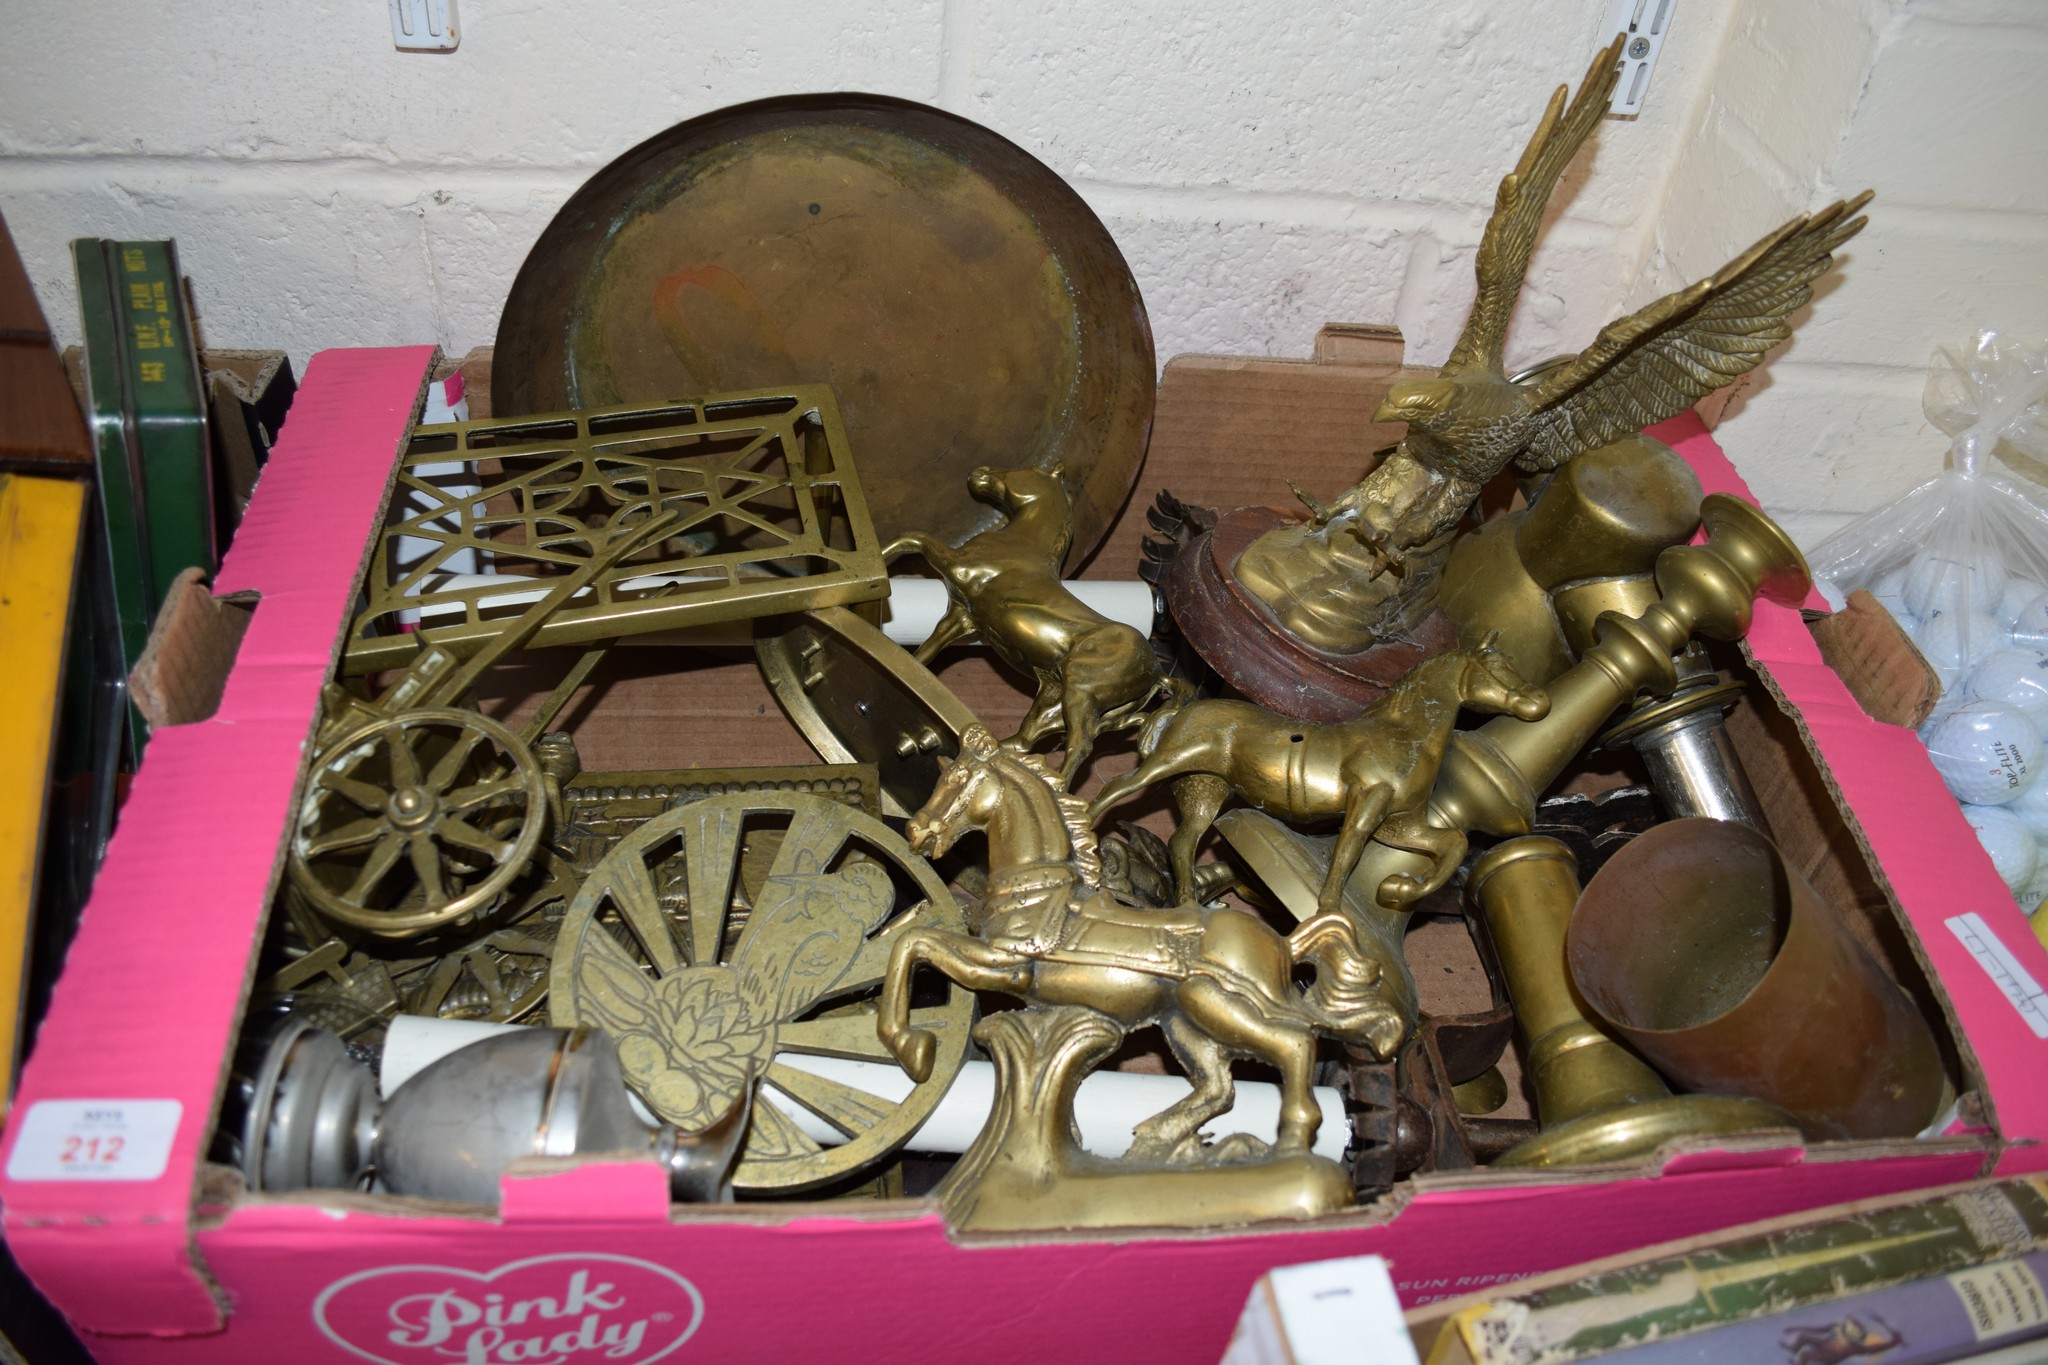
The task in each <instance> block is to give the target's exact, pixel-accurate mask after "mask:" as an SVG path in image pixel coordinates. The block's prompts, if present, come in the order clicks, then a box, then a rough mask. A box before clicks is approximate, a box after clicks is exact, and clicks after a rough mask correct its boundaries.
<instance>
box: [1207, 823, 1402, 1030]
mask: <svg viewBox="0 0 2048 1365" xmlns="http://www.w3.org/2000/svg"><path fill="white" fill-rule="evenodd" d="M1216 832H1217V833H1218V834H1220V835H1222V836H1223V841H1224V842H1225V843H1227V844H1229V845H1230V848H1231V851H1232V852H1234V853H1235V854H1237V856H1238V857H1239V858H1240V859H1241V860H1243V862H1244V865H1245V866H1246V867H1248V868H1250V869H1251V872H1252V875H1253V876H1255V877H1257V878H1258V880H1259V884H1260V885H1261V886H1263V887H1264V888H1265V889H1266V890H1267V891H1268V892H1269V893H1271V895H1272V898H1273V899H1274V900H1275V901H1277V902H1279V904H1280V907H1281V908H1282V909H1284V910H1285V911H1286V912H1287V913H1288V914H1290V915H1292V916H1294V918H1295V920H1296V921H1297V922H1306V921H1308V920H1310V919H1313V918H1314V917H1315V916H1316V915H1318V914H1320V913H1321V910H1320V908H1319V901H1320V898H1321V896H1322V891H1323V887H1324V885H1325V884H1326V883H1327V882H1328V880H1329V873H1330V854H1331V850H1332V848H1333V847H1334V846H1335V845H1336V842H1337V841H1336V839H1334V838H1332V837H1330V836H1327V835H1316V834H1303V833H1302V832H1301V831H1299V830H1296V829H1290V828H1289V827H1288V826H1286V825H1283V824H1281V823H1280V822H1279V821H1278V820H1275V819H1274V818H1273V817H1272V816H1270V815H1267V814H1265V813H1263V812H1261V811H1256V810H1250V809H1247V808H1245V807H1238V808H1237V809H1235V810H1227V811H1225V812H1223V814H1221V815H1219V816H1217V817H1216ZM1341 895H1342V899H1341V901H1340V902H1339V905H1338V909H1339V910H1340V911H1342V913H1343V915H1344V917H1345V918H1346V919H1348V920H1350V921H1351V925H1352V928H1353V929H1354V930H1356V931H1357V935H1358V946H1359V949H1360V951H1362V952H1365V953H1368V954H1370V955H1371V956H1372V957H1373V958H1374V959H1375V960H1376V961H1377V962H1378V964H1379V969H1380V979H1379V988H1380V994H1381V996H1382V997H1384V998H1385V1000H1386V1002H1387V1004H1388V1006H1389V1007H1390V1008H1392V1009H1394V1010H1395V1011H1397V1012H1398V1013H1399V1014H1400V1016H1401V1018H1402V1020H1403V1021H1404V1023H1405V1024H1406V1026H1407V1028H1408V1030H1409V1031H1411V1032H1412V1031H1413V1030H1414V1027H1415V1023H1416V1018H1417V1008H1416V1000H1415V977H1414V974H1413V973H1411V972H1410V971H1409V970H1408V956H1407V952H1406V949H1405V948H1404V947H1403V942H1404V940H1405V939H1406V938H1407V935H1408V926H1409V917H1408V916H1407V915H1405V914H1403V913H1401V912H1400V911H1398V910H1389V909H1388V908H1386V907H1385V906H1383V905H1380V904H1379V903H1378V902H1377V901H1375V900H1373V899H1372V898H1371V897H1370V896H1366V895H1364V894H1362V893H1361V889H1360V888H1359V887H1358V886H1357V885H1356V884H1354V883H1352V882H1349V881H1346V882H1345V883H1344V885H1343V891H1342V893H1341ZM1396 1050H1397V1051H1398V1048H1397V1049H1396Z"/></svg>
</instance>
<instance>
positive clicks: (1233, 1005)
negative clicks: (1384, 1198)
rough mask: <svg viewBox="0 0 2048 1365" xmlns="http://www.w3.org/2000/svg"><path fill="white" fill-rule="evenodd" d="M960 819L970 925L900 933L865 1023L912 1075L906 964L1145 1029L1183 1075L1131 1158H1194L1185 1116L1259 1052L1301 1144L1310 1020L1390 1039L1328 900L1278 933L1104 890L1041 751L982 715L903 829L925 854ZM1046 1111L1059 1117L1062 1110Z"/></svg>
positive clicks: (929, 1047)
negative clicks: (982, 865)
mask: <svg viewBox="0 0 2048 1365" xmlns="http://www.w3.org/2000/svg"><path fill="white" fill-rule="evenodd" d="M975 830H980V831H983V832H985V833H986V834H987V836H988V849H989V856H988V866H989V884H988V895H987V897H986V899H985V900H984V902H983V904H982V914H981V922H980V923H979V924H978V925H977V926H976V928H975V930H974V932H973V933H971V934H969V933H963V932H960V931H958V930H952V929H940V928H933V929H919V930H914V931H912V932H909V933H906V934H904V935H902V936H901V937H900V938H899V939H898V940H897V942H896V945H895V949H894V952H893V954H892V956H891V958H890V961H889V971H888V978H887V980H886V982H885V983H884V986H883V991H882V1000H881V1005H880V1019H879V1028H880V1033H881V1037H882V1041H883V1043H884V1044H885V1045H887V1047H888V1048H889V1050H890V1052H891V1053H892V1054H893V1055H894V1056H895V1057H896V1058H897V1059H898V1060H899V1061H900V1062H901V1063H902V1064H903V1068H904V1070H905V1071H906V1072H908V1073H909V1074H910V1075H911V1076H912V1077H914V1078H921V1077H924V1076H927V1075H930V1074H931V1073H932V1068H933V1065H934V1055H935V1051H936V1049H937V1047H938V1046H939V1044H940V1042H941V1041H942V1040H940V1039H938V1038H936V1037H934V1036H933V1035H932V1034H931V1033H930V1032H929V1031H928V1030H926V1029H925V1028H923V1027H922V1026H921V1025H919V1024H918V1023H917V1021H916V1020H915V1019H914V1018H913V1017H912V1014H911V1011H910V1008H909V1002H910V983H911V978H912V975H913V974H914V973H915V972H916V970H917V968H918V967H919V965H920V964H928V965H930V966H932V967H934V968H936V969H937V970H938V971H939V972H941V973H942V974H944V975H945V976H947V977H950V978H951V979H952V980H954V981H956V982H960V983H962V984H964V985H966V986H969V987H971V988H972V989H975V990H986V991H1000V992H1004V993H1006V994H1010V995H1015V996H1018V997H1021V998H1022V999H1024V1000H1026V1001H1028V1002H1030V1003H1031V1004H1032V1005H1034V1006H1038V1005H1072V1006H1083V1007H1085V1008H1086V1010H1087V1011H1088V1012H1090V1013H1091V1014H1094V1015H1096V1016H1098V1017H1099V1018H1100V1019H1101V1020H1102V1024H1101V1027H1103V1028H1108V1029H1112V1030H1116V1031H1119V1032H1120V1031H1121V1030H1127V1029H1135V1028H1141V1027H1144V1026H1147V1025H1151V1024H1157V1025H1158V1026H1160V1027H1161V1028H1162V1030H1163V1031H1164V1033H1165V1035H1166V1040H1167V1043H1168V1045H1169V1047H1171V1048H1172V1050H1173V1053H1174V1056H1175V1057H1176V1058H1177V1059H1178V1060H1179V1061H1180V1063H1181V1065H1182V1067H1183V1068H1184V1069H1185V1070H1186V1072H1187V1075H1188V1077H1189V1078H1190V1080H1191V1081H1192V1083H1193V1085H1194V1089H1193V1091H1192V1092H1191V1093H1190V1094H1189V1095H1187V1096H1186V1097H1184V1098H1183V1099H1181V1100H1180V1101H1178V1102H1177V1103H1175V1104H1174V1105H1172V1106H1171V1107H1169V1108H1168V1109H1166V1110H1165V1111H1164V1112H1162V1113H1160V1114H1157V1115H1154V1116H1153V1117H1151V1118H1149V1119H1147V1120H1145V1121H1144V1122H1143V1123H1141V1124H1139V1125H1138V1126H1137V1127H1136V1129H1135V1130H1134V1137H1135V1141H1134V1143H1133V1145H1132V1148H1131V1153H1130V1158H1129V1159H1130V1160H1131V1161H1133V1162H1134V1163H1138V1164H1147V1163H1153V1164H1157V1163H1171V1162H1189V1161H1199V1160H1200V1159H1201V1158H1202V1156H1203V1152H1202V1147H1201V1141H1200V1137H1199V1131H1200V1129H1201V1127H1202V1125H1203V1124H1205V1123H1207V1122H1208V1121H1209V1120H1210V1119H1212V1118H1214V1117H1215V1116H1216V1115H1218V1114H1220V1113H1222V1112H1223V1111H1224V1109H1226V1108H1228V1107H1229V1105H1230V1102H1231V1098H1232V1095H1233V1094H1234V1090H1235V1087H1234V1083H1233V1082H1232V1080H1231V1076H1230V1062H1231V1060H1232V1059H1233V1058H1238V1057H1256V1058H1258V1059H1260V1060H1262V1061H1265V1062H1268V1063H1269V1064H1271V1065H1272V1066H1274V1067H1275V1068H1276V1069H1277V1070H1278V1071H1279V1072H1280V1076H1281V1091H1282V1095H1281V1121H1280V1129H1279V1133H1278V1136H1277V1138H1276V1140H1275V1142H1274V1144H1273V1149H1272V1150H1273V1152H1274V1153H1275V1154H1276V1155H1280V1156H1291V1155H1298V1154H1302V1153H1306V1152H1307V1151H1308V1150H1309V1147H1310V1144H1311V1143H1312V1141H1313V1140H1314V1137H1315V1132H1316V1129H1317V1127H1318V1125H1319V1124H1320V1123H1321V1119H1322V1115H1321V1112H1320V1110H1319V1109H1318V1108H1317V1106H1316V1103H1315V1100H1314V1098H1313V1096H1312V1094H1311V1090H1312V1088H1313V1083H1314V1068H1315V1054H1316V1038H1317V1035H1318V1034H1319V1033H1327V1034H1330V1035H1331V1036H1333V1037H1337V1038H1340V1039H1343V1040H1346V1041H1348V1042H1351V1043H1354V1044H1356V1045H1359V1046H1361V1047H1364V1048H1366V1049H1368V1050H1369V1051H1371V1052H1372V1053H1374V1055H1377V1056H1382V1057H1384V1056H1388V1055H1390V1054H1391V1052H1392V1050H1393V1049H1394V1048H1395V1047H1397V1046H1398V1045H1399V1044H1400V1042H1401V1040H1402V1038H1403V1037H1404V1036H1405V1033H1406V1027H1407V1026H1406V1023H1405V1021H1404V1020H1403V1018H1402V1017H1401V1014H1400V1012H1399V1010H1398V1009H1397V1008H1396V1007H1395V1006H1393V1005H1392V1004H1390V1003H1389V1001H1388V1000H1387V999H1386V997H1385V995H1384V993H1383V992H1382V990H1381V985H1380V976H1381V972H1380V965H1379V963H1378V961H1377V960H1376V959H1375V958H1374V957H1372V956H1371V955H1370V954H1369V953H1367V952H1365V951H1364V950H1362V949H1361V947H1360V945H1359V943H1358V939H1357V935H1356V932H1355V931H1354V930H1353V929H1352V927H1351V923H1350V921H1349V920H1347V919H1345V918H1344V917H1343V916H1342V915H1340V914H1332V915H1317V916H1316V917H1314V918H1313V919H1310V920H1309V921H1307V922H1306V923H1304V924H1303V925H1301V927H1300V928H1298V929H1296V930H1295V931H1294V933H1293V934H1292V935H1291V936H1290V937H1287V938H1282V937H1281V936H1280V935H1279V934H1277V933H1275V932H1274V931H1273V930H1272V929H1270V928H1268V927H1267V925H1266V924H1265V922H1264V921H1263V920H1260V919H1259V918H1257V917H1256V916H1254V915H1250V914H1246V913H1244V912H1242V911H1238V910H1231V909H1217V910H1209V909H1204V908H1203V907H1201V906H1197V905H1182V906H1179V907H1176V908H1174V909H1170V910H1141V909H1134V908H1131V907H1126V906H1122V905H1119V904H1118V903H1117V902H1116V900H1115V899H1114V898H1113V897H1112V896H1111V895H1110V894H1109V893H1108V892H1107V891H1105V890H1103V889H1102V887H1101V884H1100V878H1099V872H1098V863H1097V857H1098V853H1097V846H1096V841H1095V836H1094V833H1093V831H1092V830H1091V829H1090V828H1089V825H1088V821H1087V816H1086V810H1085V807H1084V805H1083V803H1082V802H1081V801H1080V800H1079V799H1078V798H1076V797H1073V796H1070V795H1068V794H1067V793H1066V792H1065V791H1063V790H1062V789H1061V788H1060V785H1059V780H1058V778H1057V776H1056V775H1055V774H1054V773H1053V772H1052V771H1051V769H1050V768H1049V767H1047V765H1046V764H1045V763H1044V761H1043V760H1041V759H1038V758H1037V757H1036V756H1034V755H1028V754H1020V753H1017V752H1015V751H1013V750H1011V749H1008V748H1005V747H1003V746H1001V745H998V744H997V743H996V741H995V739H994V737H993V736H991V735H990V734H989V732H988V731H987V730H985V729H983V728H981V727H979V726H977V727H974V728H973V729H970V730H969V731H968V732H967V734H966V735H965V736H964V737H963V743H962V747H961V754H960V757H959V759H958V760H957V761H953V762H950V763H947V764H945V765H943V772H942V775H941V777H940V780H939V784H938V786H937V788H936V789H934V791H933V792H932V795H931V799H930V800H929V801H928V802H926V803H925V806H924V807H923V809H921V810H920V811H919V812H918V813H917V814H916V815H914V816H912V817H911V820H910V824H909V827H908V833H909V838H910V843H911V847H913V848H915V849H918V850H920V851H921V852H923V853H925V854H926V855H927V856H929V857H939V856H942V855H943V854H944V853H946V852H947V851H948V850H949V849H950V848H951V847H952V846H953V844H954V842H955V841H956V840H958V839H959V838H960V837H961V836H963V835H965V834H967V833H968V832H970V831H975ZM1303 962H1313V963H1315V964H1316V966H1317V972H1316V978H1315V983H1314V984H1313V985H1312V986H1311V987H1310V988H1309V989H1308V990H1306V991H1303V990H1301V989H1299V988H1297V987H1296V986H1295V985H1294V983H1293V980H1292V974H1293V972H1294V969H1295V967H1296V966H1297V965H1298V964H1300V963H1303ZM1061 1046H1062V1047H1064V1044H1062V1045H1061ZM1091 1046H1092V1045H1091ZM1091 1055H1092V1053H1091ZM1074 1081H1075V1084H1078V1083H1079V1082H1078V1077H1075V1078H1074ZM1047 1084H1049V1082H1046V1078H1044V1077H1040V1076H1037V1075H1035V1074H1025V1073H1014V1074H1011V1075H1009V1076H1007V1077H1006V1079H1005V1080H1004V1081H1003V1082H1001V1085H1002V1086H1023V1087H1026V1088H1027V1089H1028V1090H1029V1092H1030V1093H1031V1094H1033V1095H1043V1094H1044V1093H1045V1090H1046V1085H1047ZM1068 1098H1069V1100H1070V1099H1071V1095H1069V1096H1068ZM1010 1106H1021V1107H1022V1108H1027V1109H1028V1108H1030V1107H1031V1106H1030V1104H1029V1103H1027V1102H1025V1101H1023V1100H1020V1099H1018V1098H1017V1097H1016V1096H1015V1094H1014V1093H1013V1094H1011V1095H1009V1096H1007V1097H1006V1096H1004V1095H1000V1094H999V1096H998V1100H997V1108H998V1110H999V1111H1005V1110H1006V1108H1007V1107H1010ZM1034 1122H1036V1121H1034ZM1044 1122H1045V1123H1049V1124H1050V1126H1051V1128H1052V1129H1054V1130H1059V1131H1064V1127H1063V1124H1064V1123H1070V1122H1071V1114H1070V1113H1069V1114H1068V1115H1067V1116H1066V1118H1065V1119H1064V1120H1063V1119H1062V1118H1060V1117H1059V1116H1058V1115H1055V1116H1054V1117H1053V1118H1051V1119H1048V1120H1045V1121H1044Z"/></svg>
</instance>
